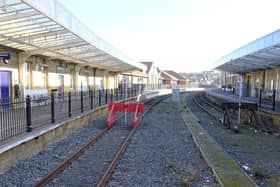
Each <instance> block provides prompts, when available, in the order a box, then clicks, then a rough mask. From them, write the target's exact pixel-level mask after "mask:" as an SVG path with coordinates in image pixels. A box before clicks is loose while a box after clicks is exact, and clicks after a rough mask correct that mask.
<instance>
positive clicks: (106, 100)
mask: <svg viewBox="0 0 280 187" xmlns="http://www.w3.org/2000/svg"><path fill="white" fill-rule="evenodd" d="M107 91H108V89H105V104H107V102H108V92H107Z"/></svg>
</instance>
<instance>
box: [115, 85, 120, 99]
mask: <svg viewBox="0 0 280 187" xmlns="http://www.w3.org/2000/svg"><path fill="white" fill-rule="evenodd" d="M115 95H116V101H118V100H119V99H118V88H115Z"/></svg>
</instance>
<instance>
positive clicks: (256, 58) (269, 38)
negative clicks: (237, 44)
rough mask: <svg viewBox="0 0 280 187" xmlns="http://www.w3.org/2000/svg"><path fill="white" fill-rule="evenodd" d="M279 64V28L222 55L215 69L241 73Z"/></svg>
mask: <svg viewBox="0 0 280 187" xmlns="http://www.w3.org/2000/svg"><path fill="white" fill-rule="evenodd" d="M277 66H280V30H277V31H275V32H273V33H271V34H268V35H266V36H264V37H262V38H259V39H257V40H255V41H253V42H251V43H249V44H247V45H245V46H243V47H241V48H239V49H237V50H235V51H233V52H232V53H230V54H228V55H226V56H224V57H223V58H221V59H220V60H218V61H217V62H216V63H215V69H218V70H223V71H228V72H234V73H243V72H250V71H256V70H261V69H267V68H274V67H277Z"/></svg>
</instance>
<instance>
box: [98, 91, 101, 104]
mask: <svg viewBox="0 0 280 187" xmlns="http://www.w3.org/2000/svg"><path fill="white" fill-rule="evenodd" d="M98 105H99V106H101V90H99V94H98Z"/></svg>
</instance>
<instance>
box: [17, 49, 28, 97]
mask: <svg viewBox="0 0 280 187" xmlns="http://www.w3.org/2000/svg"><path fill="white" fill-rule="evenodd" d="M30 56H31V54H30V53H26V52H19V55H18V68H19V87H20V91H21V96H25V87H26V86H27V85H26V84H25V83H26V73H27V72H26V70H25V63H26V60H27V59H28V57H30Z"/></svg>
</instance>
